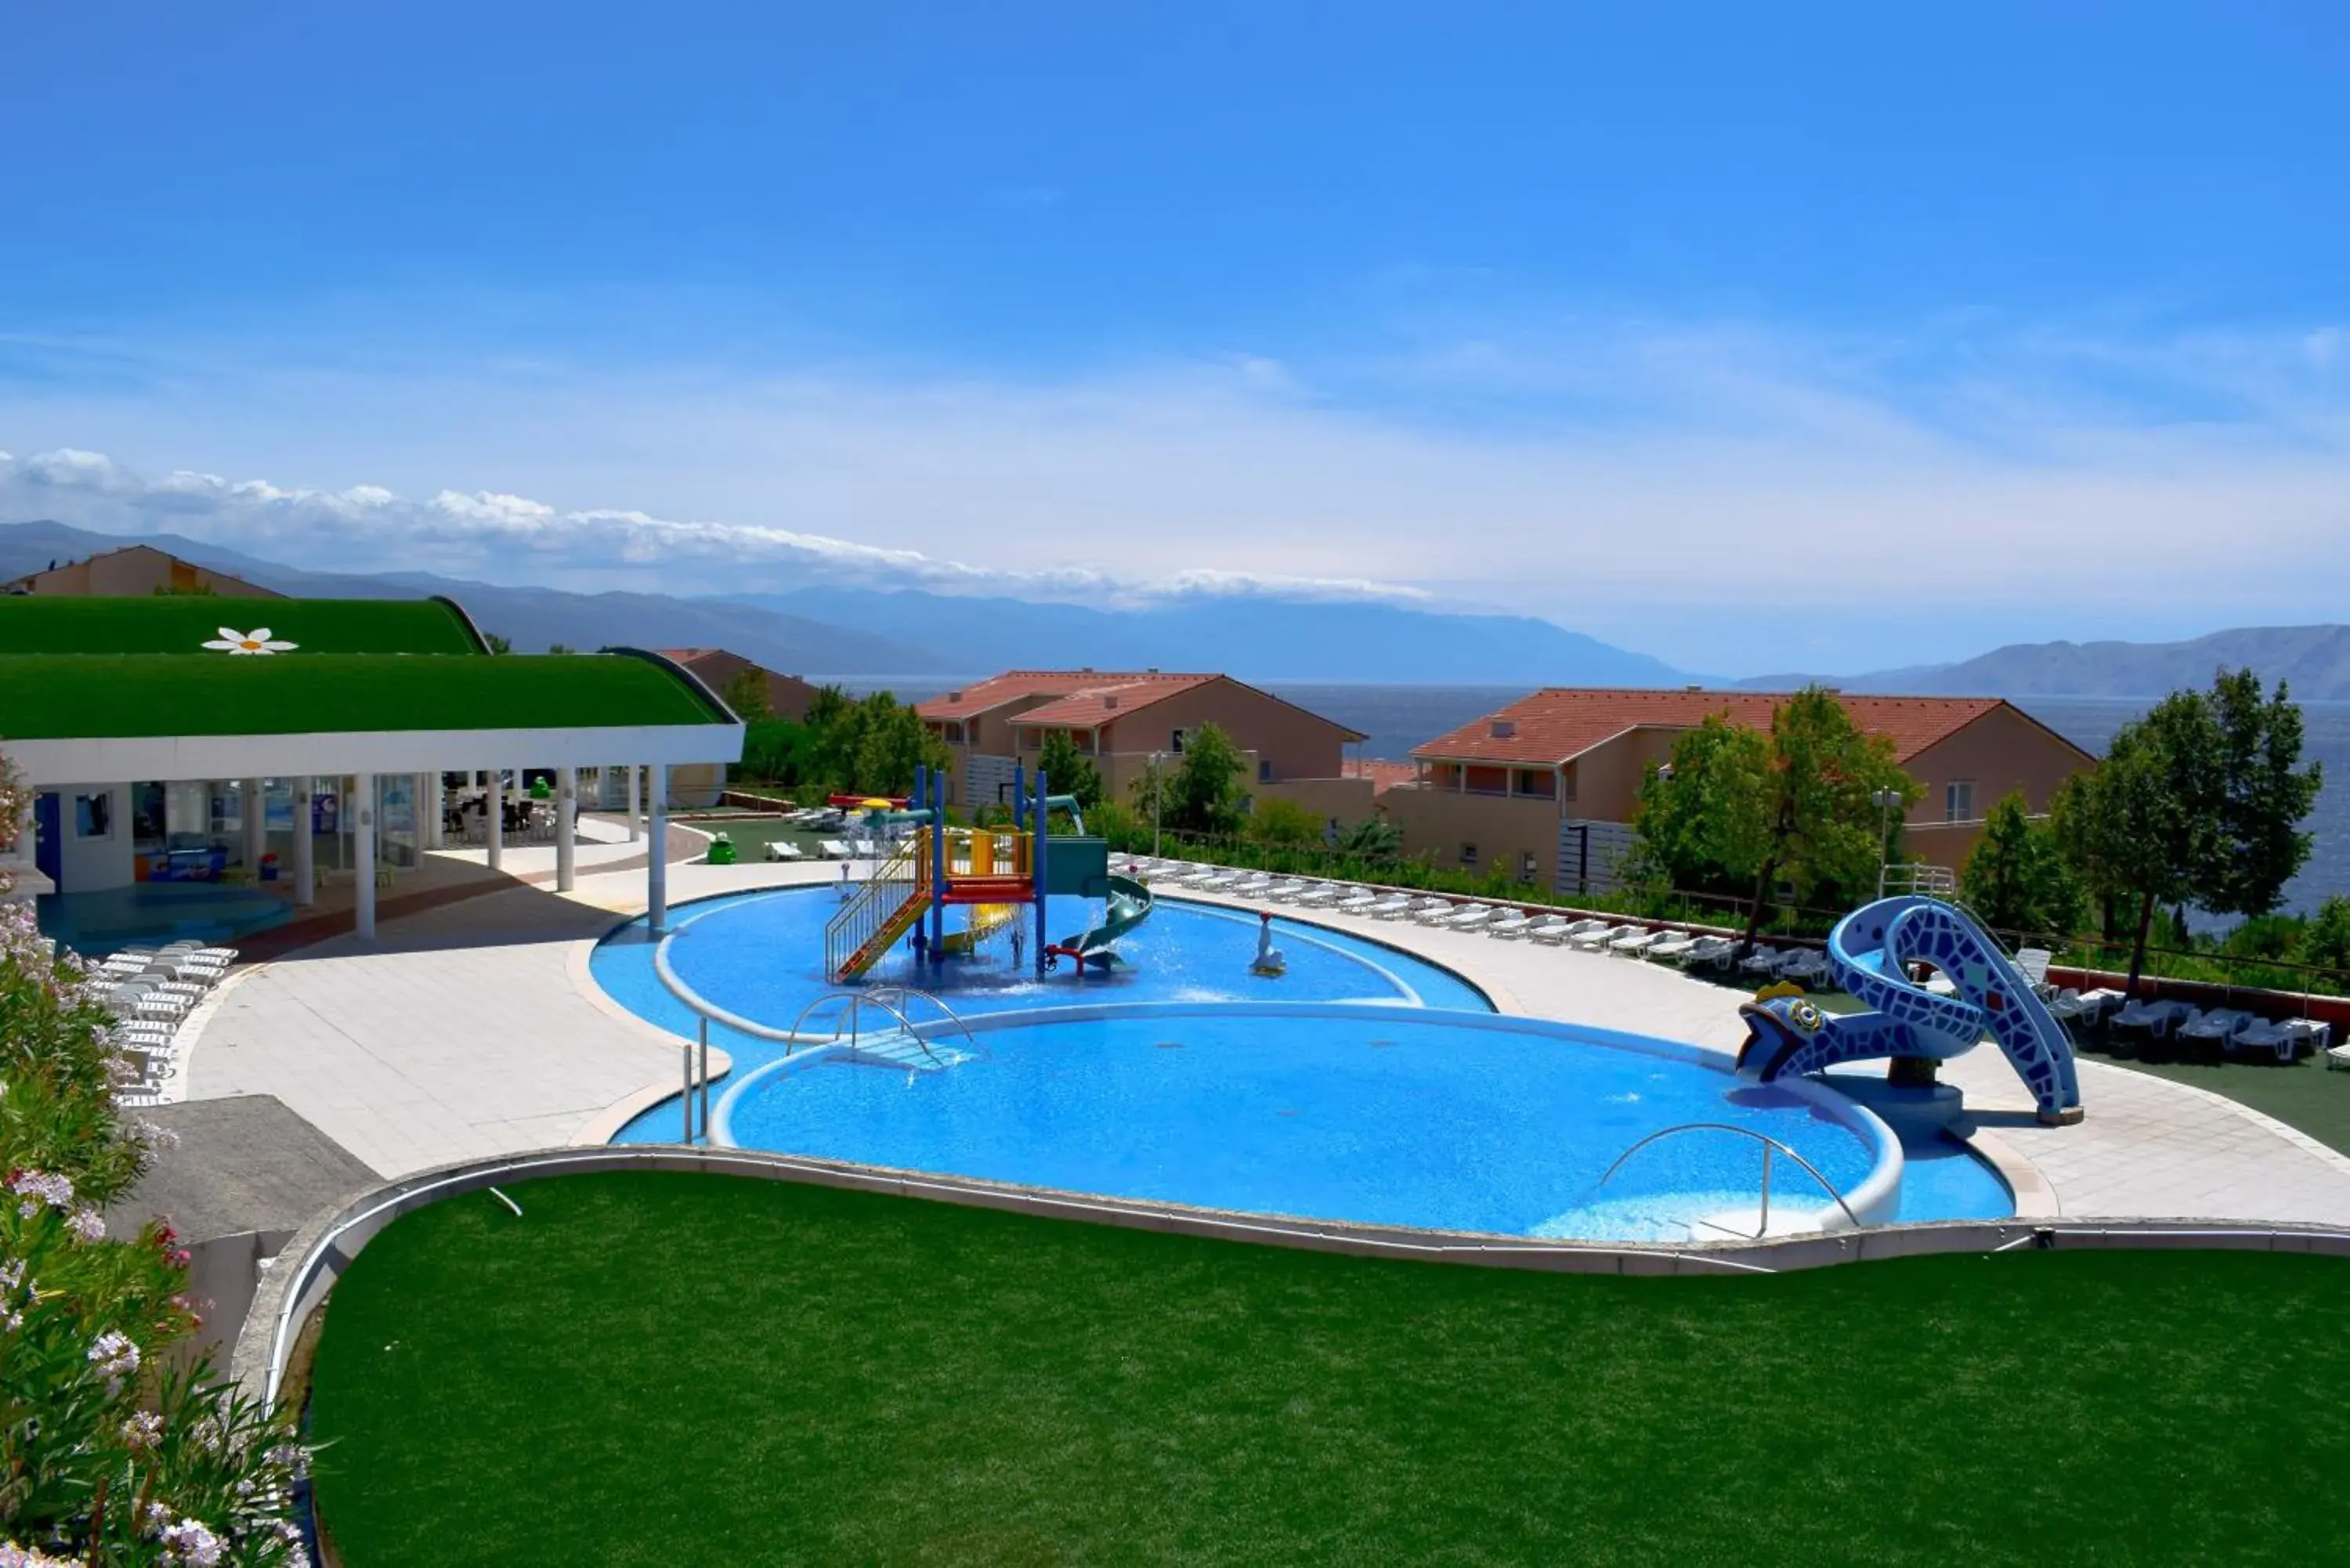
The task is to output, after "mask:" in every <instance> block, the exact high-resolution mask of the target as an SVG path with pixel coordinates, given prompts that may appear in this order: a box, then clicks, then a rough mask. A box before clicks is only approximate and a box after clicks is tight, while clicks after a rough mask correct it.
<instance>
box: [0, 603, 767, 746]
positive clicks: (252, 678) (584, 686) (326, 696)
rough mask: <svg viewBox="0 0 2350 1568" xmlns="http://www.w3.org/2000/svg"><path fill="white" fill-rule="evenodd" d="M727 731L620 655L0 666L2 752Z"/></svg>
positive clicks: (94, 660)
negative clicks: (180, 739)
mask: <svg viewBox="0 0 2350 1568" xmlns="http://www.w3.org/2000/svg"><path fill="white" fill-rule="evenodd" d="M81 602H83V603H90V602H103V601H89V600H84V601H81ZM212 602H214V603H220V602H225V601H217V600H216V601H212ZM0 621H5V615H0ZM230 624H232V625H234V622H231V623H230ZM237 629H238V630H240V631H250V630H251V629H252V628H250V627H238V628H237ZM271 629H272V630H279V629H289V630H290V629H292V628H278V627H276V626H275V625H273V626H272V627H271ZM732 722H734V721H733V718H732V717H731V716H730V715H728V714H727V713H726V712H725V711H724V710H723V708H721V707H720V706H719V705H718V704H716V703H714V702H713V701H711V700H710V699H709V697H708V696H707V695H706V694H705V693H704V692H702V691H701V690H700V689H698V688H697V687H696V686H695V685H694V684H693V682H692V681H691V680H686V679H684V678H682V677H681V675H680V674H679V673H678V672H677V671H676V670H673V669H671V667H670V666H668V665H666V664H664V663H661V662H660V661H657V660H655V659H645V658H637V657H632V656H629V655H627V654H593V653H586V654H525V655H514V656H507V657H503V658H478V659H469V658H450V657H445V656H442V657H425V658H415V659H400V658H386V657H384V656H382V655H380V654H365V653H320V654H315V655H308V656H303V655H295V654H280V655H273V656H268V657H238V656H235V655H232V654H225V653H214V654H212V655H210V656H209V657H207V658H203V659H186V658H182V657H181V656H180V655H178V654H176V653H112V654H98V653H81V654H76V653H0V739H5V740H11V741H45V740H83V739H97V738H103V737H109V736H122V737H130V736H149V735H294V734H307V733H325V732H354V731H379V730H563V729H613V728H628V727H636V726H649V725H666V724H728V723H732Z"/></svg>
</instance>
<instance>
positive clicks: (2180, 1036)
mask: <svg viewBox="0 0 2350 1568" xmlns="http://www.w3.org/2000/svg"><path fill="white" fill-rule="evenodd" d="M2093 994H2094V993H2093ZM2105 994H2107V995H2110V996H2114V997H2116V998H2118V997H2119V996H2120V993H2119V992H2106V993H2105ZM2052 1006H2053V1004H2052ZM2059 1016H2063V1015H2062V1014H2059ZM2111 1027H2113V1028H2116V1029H2126V1030H2131V1031H2135V1032H2137V1033H2143V1034H2145V1035H2146V1036H2147V1038H2148V1039H2150V1040H2185V1041H2194V1042H2197V1043H2199V1044H2205V1045H2210V1046H2214V1047H2217V1048H2218V1049H2219V1050H2220V1052H2222V1053H2223V1054H2228V1055H2235V1054H2250V1053H2253V1052H2260V1051H2267V1052H2272V1053H2273V1054H2275V1056H2276V1058H2277V1060H2278V1061H2280V1062H2292V1061H2297V1060H2299V1059H2300V1056H2301V1053H2302V1052H2303V1049H2308V1050H2314V1051H2325V1050H2326V1045H2327V1042H2328V1041H2329V1040H2330V1039H2331V1037H2332V1029H2331V1027H2330V1026H2329V1025H2327V1024H2324V1023H2319V1022H2317V1021H2316V1020H2314V1019H2309V1018H2289V1019H2285V1020H2282V1022H2280V1021H2277V1020H2272V1019H2267V1018H2262V1017H2261V1016H2259V1015H2258V1014H2256V1013H2252V1012H2245V1011H2244V1010H2243V1009H2241V1008H2235V1007H2215V1008H2211V1009H2210V1010H2209V1011H2205V1010H2203V1009H2200V1008H2197V1007H2193V1006H2190V1005H2189V1004H2188V1003H2186V1002H2162V1001H2151V1002H2150V1001H2146V1000H2143V999H2130V1000H2126V1001H2123V1002H2121V1004H2120V1006H2119V1007H2118V1009H2116V1010H2115V1011H2114V1012H2113V1016H2112V1020H2111ZM2326 1055H2327V1065H2329V1066H2332V1065H2335V1064H2336V1062H2335V1060H2334V1054H2333V1052H2332V1051H2326ZM2343 1065H2350V1063H2343Z"/></svg>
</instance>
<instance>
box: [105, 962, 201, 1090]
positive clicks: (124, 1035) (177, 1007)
mask: <svg viewBox="0 0 2350 1568" xmlns="http://www.w3.org/2000/svg"><path fill="white" fill-rule="evenodd" d="M235 961H236V950H235V949H234V948H221V947H207V946H205V945H204V944H203V943H202V942H195V941H184V942H172V943H171V944H169V945H168V946H165V947H161V948H125V949H123V950H121V951H120V952H117V953H114V954H111V955H109V957H107V958H106V959H104V960H101V961H99V963H98V965H97V966H96V967H95V968H94V969H93V970H92V971H90V977H89V979H90V983H91V984H92V985H93V986H95V987H96V988H97V992H98V998H99V1002H100V1003H101V1004H102V1005H104V1006H105V1008H106V1009H107V1011H108V1012H111V1013H113V1014H114V1017H115V1020H116V1022H115V1023H114V1025H113V1029H112V1033H113V1035H114V1037H115V1040H116V1043H117V1044H119V1045H120V1047H121V1049H122V1054H123V1059H124V1060H125V1061H126V1062H127V1063H128V1064H130V1069H131V1072H132V1073H133V1074H134V1076H132V1077H131V1078H130V1079H128V1080H127V1081H125V1082H124V1083H123V1084H122V1085H120V1087H119V1088H118V1089H117V1090H116V1092H115V1098H116V1100H117V1101H119V1102H120V1104H123V1105H126V1106H151V1105H158V1104H161V1102H162V1101H164V1100H166V1099H169V1098H171V1097H172V1078H173V1077H175V1076H176V1075H178V1072H179V1068H180V1062H179V1037H180V1026H181V1024H182V1023H185V1022H186V1021H187V1016H188V1014H189V1013H190V1012H193V1011H194V1010H195V1005H196V1003H197V1002H201V1001H202V1000H203V996H204V993H205V992H208V991H210V990H211V989H212V988H213V986H215V985H217V984H219V983H220V981H221V978H222V977H223V976H224V975H225V974H226V973H227V972H228V968H229V965H231V964H233V963H234V962H235Z"/></svg>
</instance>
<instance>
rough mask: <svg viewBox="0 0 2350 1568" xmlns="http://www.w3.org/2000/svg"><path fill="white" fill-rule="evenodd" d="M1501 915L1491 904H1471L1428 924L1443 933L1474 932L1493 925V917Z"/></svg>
mask: <svg viewBox="0 0 2350 1568" xmlns="http://www.w3.org/2000/svg"><path fill="white" fill-rule="evenodd" d="M1500 913H1501V911H1500V910H1499V909H1494V908H1493V906H1492V905H1491V904H1471V905H1469V906H1468V907H1467V908H1465V909H1455V910H1453V911H1452V913H1451V914H1449V915H1444V916H1441V917H1440V918H1438V919H1433V920H1430V921H1429V922H1428V924H1430V925H1431V926H1434V927H1435V928H1436V929H1439V930H1442V931H1473V930H1478V929H1482V928H1483V927H1485V926H1489V925H1491V924H1492V921H1493V917H1494V916H1496V915H1498V914H1500Z"/></svg>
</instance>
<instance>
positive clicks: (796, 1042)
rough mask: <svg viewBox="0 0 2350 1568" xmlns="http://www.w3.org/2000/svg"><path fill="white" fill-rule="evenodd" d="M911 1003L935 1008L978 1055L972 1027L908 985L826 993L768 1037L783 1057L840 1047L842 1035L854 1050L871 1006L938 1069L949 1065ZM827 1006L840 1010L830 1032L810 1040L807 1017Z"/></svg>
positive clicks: (924, 992) (934, 1000) (934, 999)
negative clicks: (921, 1025) (917, 1024)
mask: <svg viewBox="0 0 2350 1568" xmlns="http://www.w3.org/2000/svg"><path fill="white" fill-rule="evenodd" d="M914 1002H927V1003H929V1004H930V1005H931V1007H933V1008H936V1009H937V1010H938V1012H939V1015H940V1017H941V1018H942V1019H943V1020H945V1022H946V1023H950V1024H951V1025H953V1027H954V1030H955V1033H959V1034H961V1035H962V1038H963V1044H966V1045H968V1046H970V1047H971V1050H972V1054H973V1055H977V1054H980V1050H979V1042H978V1040H977V1039H975V1038H974V1037H973V1036H972V1032H971V1025H970V1024H968V1023H964V1022H963V1019H962V1014H961V1013H959V1012H956V1011H955V1010H954V1009H953V1008H951V1007H949V1006H948V1005H947V1004H946V1003H945V1002H941V1001H940V1000H939V999H938V998H937V997H936V996H934V995H932V994H931V992H927V991H923V990H920V989H919V988H918V987H915V986H910V985H877V986H873V987H870V988H869V989H868V988H858V989H857V990H848V991H827V992H825V993H824V994H823V995H822V996H819V997H817V998H816V999H815V1000H814V1001H812V1002H809V1003H808V1004H807V1005H806V1007H803V1008H801V1009H800V1012H799V1016H798V1017H796V1018H795V1019H793V1020H792V1026H791V1027H790V1028H789V1029H786V1030H781V1031H778V1032H776V1033H774V1034H772V1035H770V1036H768V1037H769V1038H770V1039H775V1040H778V1041H780V1042H782V1044H783V1046H784V1054H785V1056H786V1057H789V1056H790V1055H791V1054H792V1053H793V1052H795V1051H798V1050H803V1049H806V1048H808V1047H812V1046H816V1045H837V1044H840V1037H841V1035H842V1033H847V1036H848V1048H849V1049H850V1050H852V1051H854V1050H856V1049H857V1047H858V1043H859V1042H860V1041H861V1040H862V1039H863V1038H864V1034H863V1029H862V1024H863V1019H862V1013H863V1010H864V1009H866V1008H868V1007H873V1008H878V1009H879V1010H880V1011H881V1012H883V1013H884V1014H886V1015H887V1016H888V1017H889V1019H890V1020H891V1021H892V1022H894V1023H896V1024H897V1026H898V1031H899V1033H902V1034H904V1035H905V1036H906V1038H907V1039H909V1040H910V1041H912V1042H913V1043H914V1044H915V1045H917V1046H918V1047H920V1050H921V1053H922V1054H923V1055H925V1056H928V1057H929V1058H930V1059H931V1061H932V1062H934V1063H936V1064H938V1065H940V1066H941V1067H946V1066H951V1065H952V1064H951V1063H950V1062H948V1061H947V1059H946V1058H945V1057H943V1056H941V1055H940V1054H938V1053H937V1052H936V1051H933V1050H931V1043H930V1041H929V1040H928V1039H927V1038H925V1037H924V1036H923V1034H922V1033H921V1032H920V1030H919V1029H918V1028H916V1027H915V1024H914V1021H913V1017H912V1014H911V1013H910V1012H909V1011H908V1007H907V1005H905V1004H910V1003H914ZM828 1006H829V1007H837V1008H839V1009H840V1013H841V1015H840V1017H839V1018H837V1019H836V1020H835V1021H834V1023H833V1026H832V1033H830V1034H827V1035H825V1036H823V1037H821V1038H818V1039H810V1038H809V1037H808V1032H807V1029H806V1024H807V1021H808V1017H809V1015H810V1014H812V1013H814V1012H816V1011H817V1010H819V1009H821V1008H824V1007H828Z"/></svg>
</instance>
